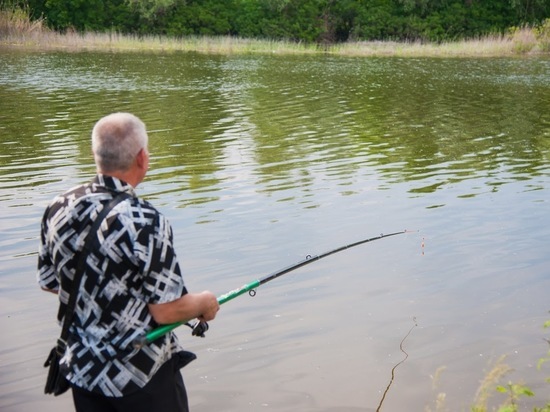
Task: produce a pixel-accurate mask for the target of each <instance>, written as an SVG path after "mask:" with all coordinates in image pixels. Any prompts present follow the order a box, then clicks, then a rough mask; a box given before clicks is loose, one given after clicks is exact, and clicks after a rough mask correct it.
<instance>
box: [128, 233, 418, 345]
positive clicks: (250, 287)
mask: <svg viewBox="0 0 550 412" xmlns="http://www.w3.org/2000/svg"><path fill="white" fill-rule="evenodd" d="M409 232H411V231H408V230H402V231H400V232H394V233H389V234H380V235H379V236H375V237H371V238H368V239H363V240H360V241H358V242H354V243H350V244H348V245H345V246H340V247H338V248H336V249H333V250H330V251H328V252H325V253H321V254H320V255H316V256H311V255H307V256H306V258H305V259H304V260H301V261H300V262H297V263H295V264H293V265H290V266H287V267H285V268H283V269H280V270H278V271H276V272H273V273H271V274H269V275H267V276H265V277H263V278H261V279H257V280H254V281H252V282H250V283H247V284H246V285H243V286H241V287H240V288H237V289H234V290H231V291H229V292H227V293H225V294H223V295H221V296H219V297H218V303H219V304H220V305H222V304H224V303H225V302H228V301H230V300H232V299H235V298H236V297H238V296H241V295H242V294H244V293H246V292H248V293H249V294H250V296H254V295H255V294H256V289H257V288H258V287H260V286H261V285H264V284H266V283H267V282H270V281H272V280H274V279H277V278H278V277H280V276H282V275H284V274H286V273H289V272H292V271H293V270H296V269H298V268H301V267H302V266H305V265H308V264H310V263H313V262H315V261H317V260H320V259H323V258H325V257H327V256H330V255H332V254H334V253H337V252H341V251H343V250H346V249H349V248H352V247H355V246H358V245H361V244H363V243H368V242H372V241H375V240H379V239H383V238H386V237H390V236H396V235H402V234H404V233H409ZM181 325H187V326H189V327H191V328H192V329H193V335H195V336H204V332H205V331H206V330H208V325H207V324H206V322H199V321H197V322H196V323H189V322H187V321H184V322H176V323H171V324H168V325H162V326H160V327H158V328H156V329H153V330H152V331H149V332H147V334H146V335H143V336H140V337H138V338H137V339H135V340H134V342H133V345H134V347H135V348H141V347H143V346H144V345H146V344H148V343H150V342H153V341H154V340H156V339H158V338H160V337H161V336H163V335H164V334H166V333H168V332H170V331H172V330H174V329H175V328H177V327H178V326H181ZM200 325H202V326H200ZM201 328H202V329H201Z"/></svg>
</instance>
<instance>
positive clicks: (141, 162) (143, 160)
mask: <svg viewBox="0 0 550 412" xmlns="http://www.w3.org/2000/svg"><path fill="white" fill-rule="evenodd" d="M136 162H137V165H138V166H139V167H140V168H143V167H145V165H146V164H147V152H146V151H145V149H141V150H140V151H139V152H138V154H137V156H136Z"/></svg>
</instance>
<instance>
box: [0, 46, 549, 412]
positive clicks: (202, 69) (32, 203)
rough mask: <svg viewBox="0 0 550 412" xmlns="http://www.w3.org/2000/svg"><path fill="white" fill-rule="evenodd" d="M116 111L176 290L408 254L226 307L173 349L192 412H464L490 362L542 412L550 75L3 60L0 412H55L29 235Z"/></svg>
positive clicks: (19, 56)
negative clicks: (143, 138)
mask: <svg viewBox="0 0 550 412" xmlns="http://www.w3.org/2000/svg"><path fill="white" fill-rule="evenodd" d="M113 111H130V112H133V113H135V114H136V115H138V116H140V117H141V118H142V119H143V120H144V121H145V123H146V124H147V126H148V129H149V131H150V150H151V152H152V162H151V170H150V173H149V175H148V178H147V180H146V181H145V182H144V183H143V184H142V185H140V186H139V187H138V189H139V190H138V191H139V193H140V195H142V196H144V197H146V198H148V199H149V200H151V201H152V202H153V203H154V204H155V205H156V206H157V207H158V208H159V209H160V210H161V211H162V212H163V213H164V214H166V215H167V216H168V218H169V220H170V221H171V223H172V225H173V227H174V231H175V241H176V247H177V250H178V254H179V257H180V260H181V264H182V266H183V268H184V270H185V276H186V283H187V286H188V287H189V289H191V290H196V291H198V290H202V289H210V290H212V291H213V292H215V293H216V294H222V293H225V292H227V291H229V290H231V289H234V288H236V287H238V286H241V285H242V284H244V283H248V282H250V281H252V280H254V279H257V278H259V277H262V276H265V275H267V274H269V273H271V272H273V271H274V270H276V269H279V268H281V267H285V266H288V265H290V264H292V263H294V262H297V261H300V260H302V259H303V258H304V257H305V256H306V255H308V254H309V255H316V254H319V253H322V252H325V251H327V250H331V249H333V248H336V247H339V246H342V245H346V244H348V243H352V242H355V241H357V240H361V239H363V238H369V237H372V236H377V235H378V234H380V233H389V232H395V231H399V230H403V229H409V230H411V231H413V232H411V233H408V234H405V235H400V236H394V237H390V238H388V239H383V240H379V241H375V242H372V243H368V244H365V245H362V246H358V247H356V248H353V249H350V250H346V251H344V252H341V253H338V254H335V255H332V256H331V257H327V258H326V259H323V260H321V261H317V262H315V263H312V264H311V265H308V266H307V267H304V268H301V269H299V270H297V271H294V272H292V273H290V274H287V275H285V276H284V277H282V278H279V279H277V280H275V281H273V282H271V283H269V284H267V285H265V286H262V287H261V288H259V289H258V291H257V295H256V296H255V297H254V298H251V297H248V296H241V297H239V298H238V299H235V300H233V301H231V302H229V303H227V304H225V305H224V306H223V307H222V311H221V312H220V314H219V317H218V319H217V320H216V321H214V322H212V324H211V329H210V331H209V332H208V336H207V338H206V339H196V338H192V337H191V336H190V333H189V331H188V330H185V329H181V328H180V329H178V335H180V337H181V340H182V342H183V343H184V345H185V346H186V347H187V348H188V349H189V350H192V351H194V352H196V353H197V355H198V357H199V359H198V360H197V361H195V362H194V363H192V364H191V365H189V366H188V367H187V368H185V369H184V375H185V379H186V385H187V387H188V390H189V393H190V401H191V405H192V410H193V411H194V412H213V411H217V412H219V411H239V412H243V411H259V410H271V411H278V412H282V411H311V412H313V411H315V412H321V411H322V412H329V411H373V410H377V409H379V410H383V411H404V410H407V411H423V410H427V408H428V407H429V408H431V409H432V410H435V409H436V399H438V394H440V393H443V394H445V396H446V399H445V406H446V407H447V409H448V410H452V411H459V410H468V409H469V406H470V405H472V403H473V401H474V397H475V394H476V390H477V389H478V387H479V382H480V380H481V379H483V377H484V376H485V375H486V374H487V373H488V371H489V370H490V369H491V365H494V362H495V361H496V360H497V359H498V358H499V357H500V356H501V355H506V356H507V359H506V361H505V362H506V363H507V364H508V365H510V366H511V367H512V368H513V369H514V372H513V373H511V374H510V375H509V376H508V377H506V379H505V380H508V379H512V380H514V381H521V382H524V383H526V384H527V385H528V386H529V387H531V388H532V389H533V390H534V391H535V393H536V396H535V397H534V398H533V400H532V401H530V402H529V403H524V407H525V410H532V406H533V405H541V404H542V403H543V401H548V399H547V398H548V396H547V394H548V393H549V391H550V387H549V386H548V384H546V383H545V382H544V378H545V377H547V376H549V375H550V372H549V370H548V367H547V368H546V370H544V368H543V370H542V371H539V370H537V368H536V364H537V360H538V359H539V358H540V357H541V356H543V355H544V354H545V353H546V352H547V350H548V344H547V343H546V342H545V341H544V339H543V338H544V337H548V336H547V335H548V333H545V331H544V330H543V329H542V324H543V322H544V321H545V320H547V319H549V318H550V315H549V314H548V310H549V309H550V300H549V298H548V296H549V290H550V275H549V270H548V267H549V264H550V254H549V253H548V239H549V238H550V217H549V200H550V188H549V182H550V60H548V59H543V58H540V59H539V58H537V59H490V60H489V59H487V60H473V59H396V58H376V59H374V58H371V59H357V58H338V57H323V56H316V57H294V56H277V55H273V56H238V57H235V56H215V55H212V56H205V55H200V54H177V53H176V54H143V53H129V54H124V53H116V54H111V53H19V52H14V51H9V52H7V51H0V210H1V215H0V225H1V232H2V236H1V238H0V246H1V250H2V252H1V255H0V305H1V306H0V307H1V316H0V327H1V328H2V331H3V333H2V334H1V336H0V365H1V368H2V374H1V375H0V409H1V410H2V411H9V412H13V411H17V412H19V411H30V410H41V411H43V412H47V411H69V410H71V401H70V397H69V396H68V395H65V396H63V397H60V398H50V397H46V396H44V395H42V388H43V383H44V381H45V370H44V368H42V363H43V361H44V359H45V357H46V355H47V352H48V351H49V349H50V347H51V346H52V345H53V344H54V342H55V339H56V337H57V335H58V333H59V328H58V327H57V325H56V324H55V321H54V317H55V313H56V306H57V303H56V299H55V297H54V296H53V295H49V294H46V293H43V292H41V291H40V290H39V289H38V287H37V285H36V283H35V266H36V250H37V244H38V232H39V222H40V218H41V214H42V212H43V210H44V208H45V206H46V204H47V203H48V202H49V201H50V200H51V198H52V197H53V196H55V195H56V194H58V193H59V192H61V191H64V190H66V189H68V188H69V187H71V186H73V185H75V184H79V183H82V182H86V181H88V180H90V179H91V178H92V176H93V174H94V166H93V162H92V159H91V155H90V154H91V149H90V138H89V136H90V130H91V128H92V126H93V124H94V123H95V122H96V121H97V120H98V119H99V118H100V117H102V116H103V115H105V114H107V113H110V112H113ZM409 332H410V334H408V333H409ZM407 355H408V357H407ZM402 361H403V362H402ZM400 362H402V363H400ZM396 365H398V366H397V368H395V370H394V379H393V381H392V380H391V377H392V368H394V366H396ZM385 392H386V393H385ZM384 393H385V395H384ZM495 396H496V397H495V398H494V402H495V403H499V398H498V396H497V395H495ZM439 397H440V398H441V396H439ZM500 399H502V398H500Z"/></svg>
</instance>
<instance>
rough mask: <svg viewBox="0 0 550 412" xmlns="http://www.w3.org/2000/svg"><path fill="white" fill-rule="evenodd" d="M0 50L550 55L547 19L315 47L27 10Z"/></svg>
mask: <svg viewBox="0 0 550 412" xmlns="http://www.w3.org/2000/svg"><path fill="white" fill-rule="evenodd" d="M0 47H24V48H27V49H40V50H60V49H61V50H95V49H97V50H125V51H131V50H135V51H145V50H151V51H197V52H202V53H223V54H231V53H234V54H245V53H280V54H314V53H325V54H335V55H344V56H399V57H422V56H427V57H436V56H440V57H461V56H463V57H494V56H511V55H533V54H542V53H544V54H546V53H550V19H548V20H546V22H545V24H544V25H542V26H541V27H537V28H529V27H522V28H514V29H512V30H510V32H509V33H507V34H506V35H492V36H485V37H482V38H478V39H470V40H461V41H456V42H444V43H438V44H436V43H422V42H391V41H387V42H347V43H343V44H336V45H328V46H326V45H325V46H318V45H315V44H305V43H296V42H290V41H269V40H252V39H243V38H239V37H229V36H221V37H208V36H201V37H196V36H189V37H184V38H175V37H162V36H152V35H151V36H136V35H123V34H120V33H116V32H111V33H77V32H75V31H70V30H69V31H67V32H66V33H58V32H55V31H53V30H51V29H49V28H48V27H47V26H46V25H45V23H44V21H43V20H35V21H33V20H31V19H30V17H29V13H28V10H26V9H21V8H3V9H0Z"/></svg>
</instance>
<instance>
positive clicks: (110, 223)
mask: <svg viewBox="0 0 550 412" xmlns="http://www.w3.org/2000/svg"><path fill="white" fill-rule="evenodd" d="M117 192H126V193H128V194H130V195H132V196H131V197H130V198H129V199H126V200H124V201H122V202H120V203H119V204H118V205H116V206H115V207H114V209H113V210H112V211H111V212H109V214H108V216H107V217H106V218H105V220H104V221H103V223H102V224H101V227H100V229H99V230H98V238H99V240H100V242H99V243H100V244H101V246H100V247H99V248H98V250H97V251H95V252H93V253H90V254H89V255H88V256H87V258H86V269H85V271H84V273H83V275H82V280H81V285H80V290H79V295H78V299H77V302H76V311H75V316H74V320H73V324H72V326H71V328H70V337H69V339H68V342H67V352H66V354H65V356H64V357H63V359H62V360H61V368H62V371H64V372H65V373H66V375H67V378H68V379H69V381H70V382H71V383H72V384H73V385H76V386H78V387H81V388H84V389H87V390H90V391H93V392H97V393H101V394H104V395H106V396H114V397H120V396H123V395H126V394H129V393H132V392H134V391H135V390H137V389H139V388H141V387H143V386H145V384H146V383H147V382H148V381H149V380H150V379H151V377H152V376H153V375H154V374H155V372H157V370H158V369H159V368H160V367H161V366H162V364H163V363H164V362H165V361H167V360H168V359H170V358H171V357H172V355H173V354H174V353H175V352H178V351H180V350H181V347H180V345H179V343H178V341H177V338H176V336H175V335H174V334H173V333H169V334H166V335H165V336H163V337H162V338H160V339H158V340H156V341H154V342H152V343H150V344H148V345H145V346H144V347H143V348H141V349H135V348H134V347H133V345H132V342H133V340H134V339H135V338H137V337H138V336H140V335H142V334H143V333H145V332H147V331H149V330H151V329H153V328H155V327H157V326H158V325H157V324H156V322H155V321H154V320H153V318H152V317H151V315H150V313H149V310H148V308H147V304H149V303H152V304H159V303H166V302H170V301H173V300H175V299H177V298H179V297H180V296H183V295H184V294H185V293H187V290H186V288H185V285H184V282H183V278H182V275H181V271H180V267H179V264H178V261H177V258H176V254H175V251H174V247H173V242H172V239H173V235H172V228H171V227H170V225H169V223H168V221H167V220H166V218H165V217H164V216H163V215H162V214H160V213H159V212H158V211H157V210H156V209H155V208H154V207H153V206H152V205H151V204H150V203H149V202H147V201H144V200H142V199H139V198H138V197H136V196H135V194H134V191H133V188H132V186H130V185H128V184H127V183H125V182H123V181H121V180H119V179H116V178H113V177H110V176H106V175H101V174H99V175H97V176H96V177H95V179H94V180H93V181H92V182H91V183H89V184H85V185H81V186H78V187H76V188H73V189H71V190H69V191H68V192H66V193H65V194H63V195H61V196H58V197H56V198H55V199H54V200H53V201H52V203H51V204H50V205H49V206H48V208H47V209H46V211H45V213H44V217H43V219H42V228H41V242H40V247H39V258H38V274H37V277H38V283H39V285H40V286H41V287H43V288H46V289H50V290H58V291H59V299H60V301H61V303H62V305H61V307H62V308H63V307H64V305H66V304H67V302H68V299H69V298H68V295H69V292H70V290H71V282H72V279H73V276H74V273H75V267H76V265H77V261H78V257H79V254H80V251H81V250H82V248H83V246H84V240H85V238H86V235H87V233H88V232H89V230H90V227H91V225H92V222H93V220H94V219H95V218H96V217H97V215H98V214H99V212H100V211H101V209H102V208H103V206H105V205H106V204H107V203H108V202H109V201H110V200H111V199H112V198H113V195H115V194H116V193H117ZM60 316H62V313H61V314H60ZM59 320H60V321H61V319H59Z"/></svg>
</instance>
